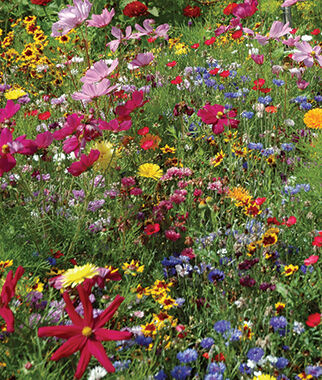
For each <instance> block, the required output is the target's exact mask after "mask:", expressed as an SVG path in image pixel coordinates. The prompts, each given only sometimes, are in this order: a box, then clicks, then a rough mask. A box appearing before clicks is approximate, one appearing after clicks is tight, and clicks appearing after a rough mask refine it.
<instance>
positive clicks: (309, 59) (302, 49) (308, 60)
mask: <svg viewBox="0 0 322 380" xmlns="http://www.w3.org/2000/svg"><path fill="white" fill-rule="evenodd" d="M295 47H296V49H298V50H295V53H294V54H293V56H292V59H293V60H294V61H296V62H303V63H304V65H305V66H307V67H312V66H313V64H314V59H316V61H317V62H318V64H319V65H320V66H322V55H320V53H321V47H320V46H319V45H316V46H315V47H314V48H312V46H311V45H310V44H309V43H308V42H306V41H304V42H298V43H296V44H295Z"/></svg>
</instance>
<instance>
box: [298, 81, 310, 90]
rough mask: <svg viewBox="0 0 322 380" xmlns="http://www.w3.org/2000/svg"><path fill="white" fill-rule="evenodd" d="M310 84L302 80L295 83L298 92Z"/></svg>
mask: <svg viewBox="0 0 322 380" xmlns="http://www.w3.org/2000/svg"><path fill="white" fill-rule="evenodd" d="M309 84H310V83H309V82H306V81H305V80H304V79H299V80H298V81H297V82H296V85H297V87H298V88H299V89H300V90H305V89H306V87H307V86H308V85H309Z"/></svg>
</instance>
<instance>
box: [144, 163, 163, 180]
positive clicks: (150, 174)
mask: <svg viewBox="0 0 322 380" xmlns="http://www.w3.org/2000/svg"><path fill="white" fill-rule="evenodd" d="M138 175H139V176H140V177H146V178H152V179H155V180H158V179H159V178H161V177H162V175H163V171H162V169H161V168H160V166H159V165H156V164H149V163H147V164H143V165H140V166H139V171H138Z"/></svg>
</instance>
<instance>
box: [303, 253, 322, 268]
mask: <svg viewBox="0 0 322 380" xmlns="http://www.w3.org/2000/svg"><path fill="white" fill-rule="evenodd" d="M318 260H319V256H317V255H312V256H310V257H309V258H308V259H305V260H304V264H305V265H306V266H309V265H313V264H315V263H317V261H318Z"/></svg>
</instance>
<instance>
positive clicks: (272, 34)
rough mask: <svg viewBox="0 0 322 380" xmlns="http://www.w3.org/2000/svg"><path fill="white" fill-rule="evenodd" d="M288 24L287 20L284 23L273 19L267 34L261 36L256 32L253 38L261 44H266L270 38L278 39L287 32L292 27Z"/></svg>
mask: <svg viewBox="0 0 322 380" xmlns="http://www.w3.org/2000/svg"><path fill="white" fill-rule="evenodd" d="M289 24H290V23H289V22H287V23H286V24H285V25H284V24H283V23H282V22H281V21H274V22H273V24H272V26H271V29H270V31H269V34H268V36H262V35H261V34H257V35H256V37H255V39H256V40H257V41H258V42H259V43H260V44H261V45H266V44H268V42H269V40H270V39H273V40H277V41H278V40H279V38H280V37H282V36H285V34H287V33H289V32H290V31H291V30H292V28H290V27H289Z"/></svg>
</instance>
